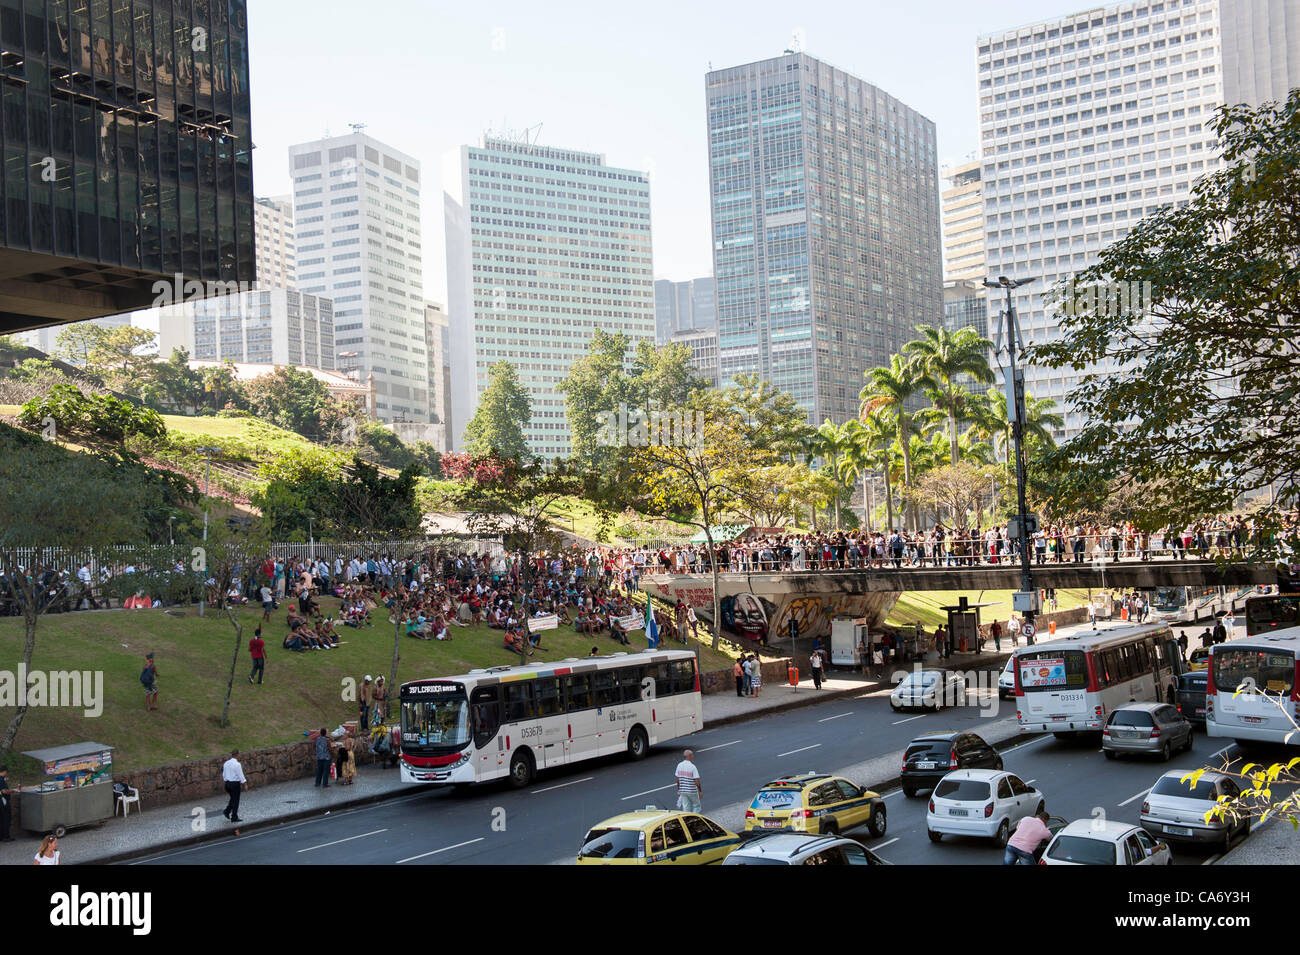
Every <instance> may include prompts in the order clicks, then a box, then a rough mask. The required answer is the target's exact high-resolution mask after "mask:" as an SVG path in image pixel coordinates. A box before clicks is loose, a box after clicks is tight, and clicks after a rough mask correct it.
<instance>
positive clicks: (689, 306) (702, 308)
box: [655, 278, 718, 345]
mask: <svg viewBox="0 0 1300 955" xmlns="http://www.w3.org/2000/svg"><path fill="white" fill-rule="evenodd" d="M714 296H715V292H714V282H713V279H712V278H700V279H689V280H687V281H685V282H670V281H669V280H668V279H658V280H657V281H656V282H655V341H656V342H658V343H659V344H661V345H662V344H663V343H664V342H666V341H668V340H669V339H670V338H672V337H673V336H674V335H676V334H677V333H678V332H689V331H700V330H703V329H706V328H713V327H715V326H716V325H717V321H718V315H717V303H716V300H715V297H714Z"/></svg>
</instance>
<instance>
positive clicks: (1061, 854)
mask: <svg viewBox="0 0 1300 955" xmlns="http://www.w3.org/2000/svg"><path fill="white" fill-rule="evenodd" d="M1047 858H1049V859H1056V860H1057V861H1058V862H1077V863H1079V864H1080V865H1114V864H1115V844H1114V843H1113V842H1110V841H1109V840H1106V841H1103V840H1101V839H1089V838H1087V837H1086V836H1057V837H1056V841H1055V842H1053V843H1052V847H1051V848H1050V849H1048V850H1047Z"/></svg>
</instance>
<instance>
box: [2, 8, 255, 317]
mask: <svg viewBox="0 0 1300 955" xmlns="http://www.w3.org/2000/svg"><path fill="white" fill-rule="evenodd" d="M0 47H2V48H3V55H2V57H0V59H2V61H3V62H2V63H0V67H2V68H0V74H2V76H0V94H2V98H3V124H2V125H3V128H2V130H0V149H2V151H3V157H4V174H3V188H4V202H3V210H4V217H3V218H4V222H3V234H2V235H0V239H2V240H3V251H0V265H2V266H3V277H4V279H5V282H4V284H3V285H2V286H0V324H3V325H5V326H7V327H8V328H18V327H32V326H35V325H41V324H50V323H51V322H58V321H71V320H77V319H82V318H88V317H94V316H96V315H103V314H111V313H113V312H120V311H125V310H127V309H130V308H133V307H139V306H141V305H145V304H149V303H151V302H152V301H153V300H154V297H155V294H156V293H155V292H154V291H153V290H152V285H153V282H154V281H155V280H156V279H158V278H160V277H166V278H168V279H171V278H172V277H173V276H174V275H175V274H176V273H180V274H182V275H183V276H184V277H185V278H186V279H197V280H200V281H204V282H217V281H220V282H237V281H246V282H251V281H253V279H254V278H255V258H254V245H253V242H254V240H253V175H252V155H251V149H252V139H251V125H250V116H249V88H248V21H247V13H246V9H245V0H0ZM16 283H20V284H16Z"/></svg>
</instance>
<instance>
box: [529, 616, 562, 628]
mask: <svg viewBox="0 0 1300 955" xmlns="http://www.w3.org/2000/svg"><path fill="white" fill-rule="evenodd" d="M559 625H560V618H559V616H558V615H556V614H553V613H549V614H547V615H546V616H544V617H529V618H528V632H529V633H537V632H538V631H540V630H554V629H555V628H556V627H558V626H559Z"/></svg>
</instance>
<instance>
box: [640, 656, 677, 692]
mask: <svg viewBox="0 0 1300 955" xmlns="http://www.w3.org/2000/svg"><path fill="white" fill-rule="evenodd" d="M645 675H646V676H647V677H649V678H650V679H652V680H654V681H655V686H654V695H655V696H657V697H664V696H672V695H673V678H672V671H671V670H670V669H669V668H668V664H667V663H655V664H653V665H651V666H648V667H646V668H645Z"/></svg>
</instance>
